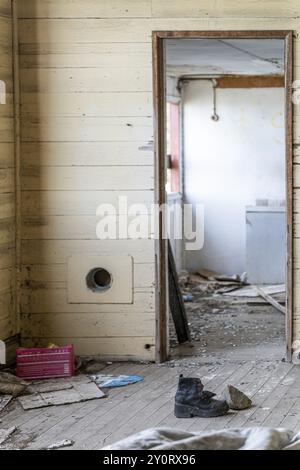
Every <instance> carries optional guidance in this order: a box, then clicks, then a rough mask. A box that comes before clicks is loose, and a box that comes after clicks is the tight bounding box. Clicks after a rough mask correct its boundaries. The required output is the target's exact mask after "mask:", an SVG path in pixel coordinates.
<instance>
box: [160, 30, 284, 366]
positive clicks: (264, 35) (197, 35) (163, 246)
mask: <svg viewBox="0 0 300 470" xmlns="http://www.w3.org/2000/svg"><path fill="white" fill-rule="evenodd" d="M165 39H283V40H284V43H285V125H286V135H285V143H286V146H285V158H286V236H287V258H286V283H287V288H286V307H287V315H286V356H287V360H288V361H291V357H292V338H293V291H292V283H293V233H292V228H293V225H292V223H293V154H292V151H293V148H292V145H293V125H292V72H293V52H292V47H293V32H292V31H290V30H284V31H283V30H278V31H276V30H272V31H265V30H264V31H154V32H153V33H152V51H153V102H154V149H155V202H156V203H157V204H160V205H161V204H165V203H166V194H165V170H166V169H165V158H164V155H165V76H164V75H165V70H164V40H165ZM158 224H159V230H158V233H159V239H158V240H156V254H155V263H156V360H157V361H158V362H163V361H165V360H167V358H168V350H169V345H168V331H167V330H168V311H167V308H168V284H167V269H168V256H167V254H168V252H167V243H166V240H164V239H163V236H162V234H163V220H162V215H161V213H160V215H159V221H158Z"/></svg>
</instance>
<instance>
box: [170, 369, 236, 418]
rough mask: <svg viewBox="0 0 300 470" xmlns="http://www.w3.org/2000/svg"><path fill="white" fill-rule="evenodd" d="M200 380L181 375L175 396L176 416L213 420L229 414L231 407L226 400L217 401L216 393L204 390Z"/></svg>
mask: <svg viewBox="0 0 300 470" xmlns="http://www.w3.org/2000/svg"><path fill="white" fill-rule="evenodd" d="M203 388H204V387H203V384H202V382H201V380H200V379H198V378H193V377H186V378H185V377H183V375H180V377H179V383H178V388H177V392H176V395H175V410H174V412H175V416H176V417H177V418H192V417H193V416H199V417H200V418H213V417H216V416H222V415H225V414H226V413H227V411H228V410H229V406H228V405H227V403H226V401H225V400H216V399H214V398H213V397H214V396H216V394H215V393H212V392H208V391H206V390H203Z"/></svg>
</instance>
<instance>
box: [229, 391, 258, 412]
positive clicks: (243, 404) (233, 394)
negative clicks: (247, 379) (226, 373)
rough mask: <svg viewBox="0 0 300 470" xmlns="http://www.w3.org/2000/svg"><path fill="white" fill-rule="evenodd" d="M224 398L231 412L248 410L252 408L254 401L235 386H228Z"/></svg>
mask: <svg viewBox="0 0 300 470" xmlns="http://www.w3.org/2000/svg"><path fill="white" fill-rule="evenodd" d="M224 398H225V400H226V402H227V403H228V406H229V408H230V409H231V410H246V409H247V408H250V407H251V406H252V400H250V398H249V397H247V395H245V393H243V392H241V390H239V389H238V388H236V387H234V386H233V385H227V387H226V390H225V392H224Z"/></svg>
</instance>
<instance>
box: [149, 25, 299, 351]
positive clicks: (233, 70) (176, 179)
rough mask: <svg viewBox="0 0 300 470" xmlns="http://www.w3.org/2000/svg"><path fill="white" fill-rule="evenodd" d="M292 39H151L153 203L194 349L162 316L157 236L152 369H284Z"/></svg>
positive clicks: (161, 253)
mask: <svg viewBox="0 0 300 470" xmlns="http://www.w3.org/2000/svg"><path fill="white" fill-rule="evenodd" d="M290 38H291V35H290V33H289V32H280V31H277V32H264V31H262V32H251V33H249V32H247V33H243V32H229V33H223V32H218V33H212V32H211V33H204V32H201V33H194V32H193V33H190V32H158V33H154V40H153V43H154V65H155V69H154V86H155V112H156V124H157V129H156V153H157V174H156V184H157V197H158V202H159V203H160V204H164V203H166V205H167V206H168V207H169V215H170V217H169V221H168V228H169V230H168V238H169V240H170V244H169V246H171V251H172V255H173V258H174V263H175V266H176V272H177V275H178V280H179V289H180V292H181V296H182V299H183V301H184V308H185V311H186V316H187V321H188V324H189V329H190V336H191V343H192V345H193V347H192V348H191V347H190V346H191V344H183V345H180V346H178V336H177V335H176V331H175V328H174V325H173V321H172V315H169V311H168V307H167V306H168V302H167V301H168V283H167V281H166V278H167V272H168V269H169V266H168V263H167V261H166V259H167V249H168V248H167V243H166V240H164V237H163V236H162V232H161V238H160V240H159V243H158V250H157V253H158V259H159V260H160V262H159V266H158V282H159V286H160V290H159V293H160V295H159V299H158V331H157V333H158V344H159V348H158V356H159V359H160V360H164V359H165V358H166V357H167V354H168V346H170V347H171V355H196V356H201V357H204V358H205V357H208V356H209V357H214V358H216V359H218V358H220V357H222V358H224V357H227V358H229V359H230V358H235V357H239V358H241V359H245V360H251V359H253V358H254V359H259V358H261V359H262V358H264V359H266V358H269V359H281V358H282V357H284V355H285V353H286V352H287V357H288V358H289V359H290V346H291V312H292V306H291V300H292V299H291V294H290V290H291V279H292V276H291V273H292V268H291V259H292V258H291V255H292V254H291V247H292V243H291V230H290V229H291V214H292V197H291V187H290V186H291V181H292V180H291V172H292V159H291V110H290V104H289V103H290V86H291V44H290V43H291V40H290ZM178 208H179V209H178ZM185 211H186V212H185ZM162 223H163V222H162ZM179 226H180V227H179ZM178 228H180V229H181V230H180V229H179V230H178ZM178 234H179V235H178ZM180 234H182V236H180ZM193 237H194V238H193ZM168 320H169V321H168Z"/></svg>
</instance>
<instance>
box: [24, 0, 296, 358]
mask: <svg viewBox="0 0 300 470" xmlns="http://www.w3.org/2000/svg"><path fill="white" fill-rule="evenodd" d="M299 16H300V4H299V2H298V0H286V1H284V2H283V1H282V0H264V1H257V0H245V1H243V2H238V1H236V0H215V1H214V2H211V1H210V0H184V1H183V0H85V1H84V2H83V1H82V0H19V42H20V44H19V47H20V65H21V73H20V86H21V104H22V119H21V131H22V145H21V157H22V250H21V252H22V253H21V254H22V286H23V288H22V304H21V309H22V318H23V321H22V330H23V340H24V343H25V344H40V342H42V343H47V342H48V341H49V340H50V339H51V340H52V341H57V342H61V343H62V342H66V341H73V342H74V344H75V345H76V348H77V352H78V353H82V354H102V355H106V356H118V357H124V358H128V357H131V358H132V357H138V358H150V359H153V358H154V347H153V345H154V342H155V318H154V291H153V289H154V243H153V241H151V240H144V241H137V242H136V241H132V240H118V241H99V240H97V239H96V236H95V230H94V226H95V208H96V207H97V205H98V204H99V203H101V202H114V201H115V200H116V198H117V196H118V195H119V194H126V195H128V197H129V199H130V200H131V201H135V202H146V203H147V204H151V202H152V201H153V173H154V171H153V164H154V161H153V155H152V153H151V152H148V151H141V150H139V148H140V147H142V146H145V145H146V144H147V143H148V142H149V141H150V140H152V139H153V126H152V69H151V31H152V30H163V29H173V30H176V29H179V30H180V29H181V30H184V29H190V30H192V29H196V30H197V29H199V30H214V29H228V30H234V29H241V30H244V29H245V30H247V29H293V30H295V46H296V55H295V57H296V64H295V74H296V77H297V75H298V60H299V52H298V51H299V48H298V43H299V39H298V33H297V31H298V30H300V19H299ZM299 63H300V62H299ZM299 135H300V126H299V119H298V118H297V117H295V136H296V137H295V150H296V151H297V143H298V138H299V137H298V136H299ZM299 145H300V140H299ZM298 168H299V157H298V156H296V157H295V174H296V178H295V199H296V210H297V204H298V203H297V201H298V200H299V197H298V194H300V187H299V184H298V183H297V181H298V180H299V179H300V176H299V175H300V173H299V171H298ZM299 235H300V231H299V233H298V228H297V225H295V253H296V262H295V274H296V277H295V279H296V280H295V289H294V291H295V300H296V306H295V316H294V327H295V328H294V333H295V337H298V338H299V339H300V298H299V295H298V292H297V286H298V284H300V276H299V272H300V271H299V268H300V261H299V260H300V242H299ZM73 253H83V254H85V253H105V254H116V255H117V254H124V253H125V254H126V253H127V254H130V255H131V256H133V258H134V304H133V305H131V306H128V305H123V306H122V305H121V306H119V307H116V306H112V305H107V306H105V305H102V306H101V305H90V306H87V305H75V306H74V305H71V304H68V302H67V295H66V289H67V270H66V263H67V259H68V257H69V256H70V255H72V254H73ZM145 345H151V347H150V348H149V347H148V346H147V349H146V348H145Z"/></svg>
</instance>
